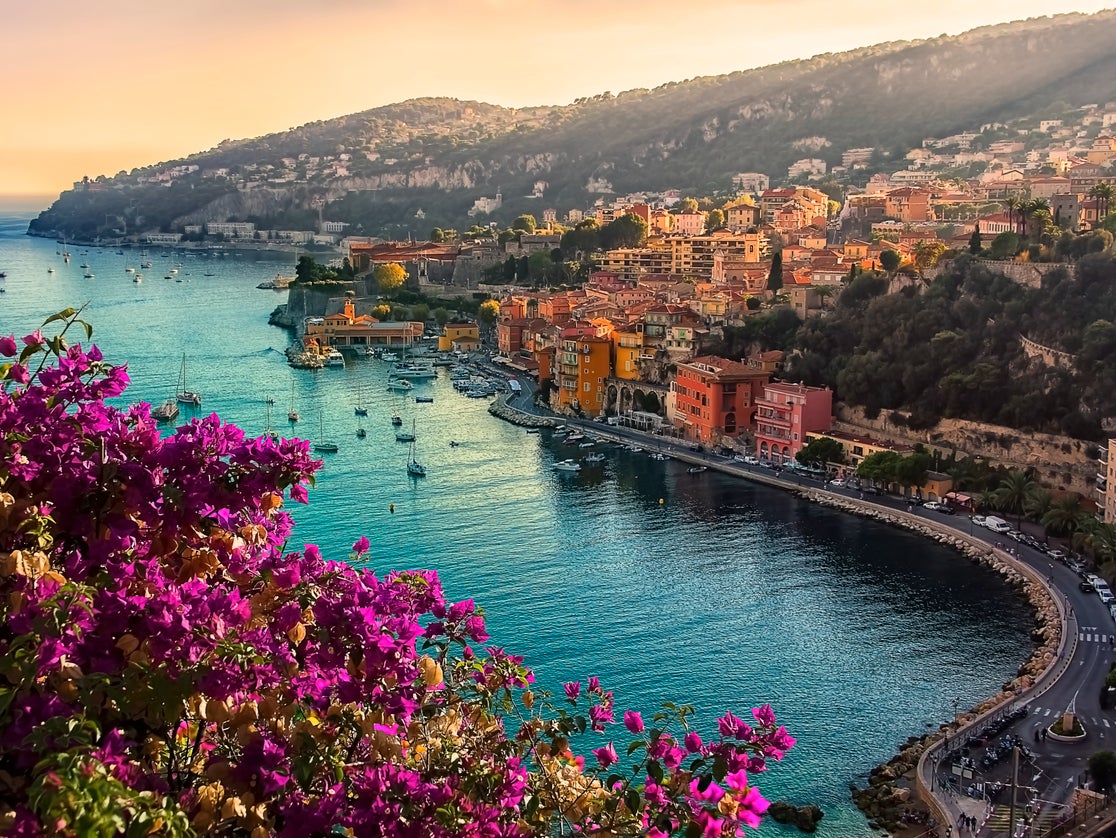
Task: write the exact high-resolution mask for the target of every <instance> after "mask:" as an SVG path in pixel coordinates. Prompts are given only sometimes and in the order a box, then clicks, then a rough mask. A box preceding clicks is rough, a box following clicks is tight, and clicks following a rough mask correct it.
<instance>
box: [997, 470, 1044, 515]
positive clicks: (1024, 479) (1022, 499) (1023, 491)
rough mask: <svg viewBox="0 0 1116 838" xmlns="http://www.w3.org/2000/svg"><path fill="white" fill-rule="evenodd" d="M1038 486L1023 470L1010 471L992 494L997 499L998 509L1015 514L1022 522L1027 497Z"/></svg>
mask: <svg viewBox="0 0 1116 838" xmlns="http://www.w3.org/2000/svg"><path fill="white" fill-rule="evenodd" d="M1036 488H1038V483H1036V482H1035V481H1034V480H1033V479H1032V478H1030V477H1029V476H1027V475H1026V474H1024V473H1023V472H1021V471H1009V472H1008V473H1007V476H1006V477H1005V478H1004V479H1003V480H1002V481H1000V485H999V488H997V489H996V490H995V491H993V492H992V496H993V497H994V498H995V499H996V508H997V509H999V510H1001V511H1002V512H1006V513H1008V514H1010V515H1015V516H1016V518H1017V521H1019V522H1022V520H1023V513H1024V511H1025V510H1026V507H1027V498H1028V497H1029V496H1030V494H1031V493H1032V492H1034V491H1035V489H1036Z"/></svg>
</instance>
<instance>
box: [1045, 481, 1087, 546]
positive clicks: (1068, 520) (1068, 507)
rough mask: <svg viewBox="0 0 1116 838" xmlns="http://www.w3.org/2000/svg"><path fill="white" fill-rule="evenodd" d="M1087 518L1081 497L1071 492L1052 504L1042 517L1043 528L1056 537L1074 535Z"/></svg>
mask: <svg viewBox="0 0 1116 838" xmlns="http://www.w3.org/2000/svg"><path fill="white" fill-rule="evenodd" d="M1085 516H1086V512H1085V510H1083V509H1082V508H1081V497H1080V496H1079V495H1077V494H1074V493H1072V492H1071V493H1069V494H1067V495H1063V496H1062V497H1060V498H1058V500H1056V501H1054V502H1053V503H1051V504H1050V506H1049V508H1048V509H1047V510H1046V511H1045V512H1044V513H1043V514H1042V516H1041V519H1042V526H1043V529H1045V530H1046V531H1047V532H1049V533H1053V534H1054V535H1072V534H1073V533H1074V532H1076V530H1077V528H1078V526H1079V525H1080V524H1081V520H1082V518H1084V517H1085Z"/></svg>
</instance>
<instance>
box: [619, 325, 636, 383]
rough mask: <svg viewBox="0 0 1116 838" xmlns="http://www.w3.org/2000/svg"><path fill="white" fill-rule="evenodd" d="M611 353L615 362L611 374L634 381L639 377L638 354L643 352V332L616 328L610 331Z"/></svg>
mask: <svg viewBox="0 0 1116 838" xmlns="http://www.w3.org/2000/svg"><path fill="white" fill-rule="evenodd" d="M612 346H613V354H614V355H615V358H616V363H615V364H614V365H613V375H615V376H616V377H617V378H623V379H627V380H628V381H634V380H636V379H638V378H639V356H640V355H642V354H643V332H638V331H636V330H635V329H632V330H630V331H628V330H617V331H614V332H613V333H612Z"/></svg>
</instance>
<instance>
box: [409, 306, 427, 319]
mask: <svg viewBox="0 0 1116 838" xmlns="http://www.w3.org/2000/svg"><path fill="white" fill-rule="evenodd" d="M411 319H412V320H417V321H418V322H419V323H425V322H426V321H427V320H428V319H430V306H428V305H427V304H426V303H415V304H414V305H413V306H411Z"/></svg>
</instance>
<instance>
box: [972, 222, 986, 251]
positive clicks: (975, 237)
mask: <svg viewBox="0 0 1116 838" xmlns="http://www.w3.org/2000/svg"><path fill="white" fill-rule="evenodd" d="M983 249H984V246H983V245H982V243H981V240H980V228H979V227H977V228H976V229H975V230H973V234H972V235H971V236H969V253H971V254H973V255H974V256H976V255H977V254H978V253H980V251H981V250H983Z"/></svg>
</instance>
